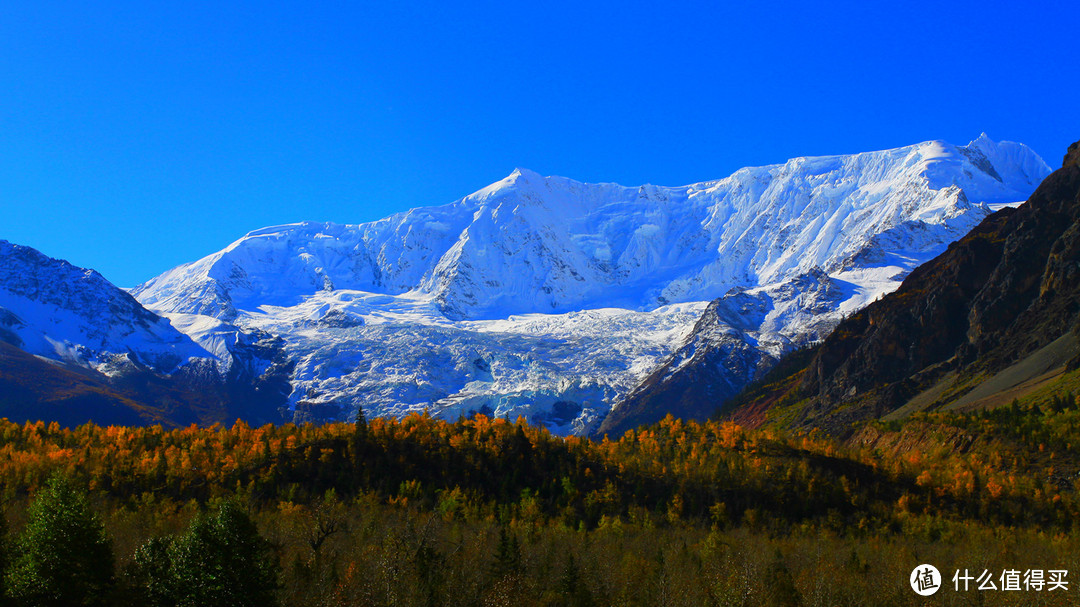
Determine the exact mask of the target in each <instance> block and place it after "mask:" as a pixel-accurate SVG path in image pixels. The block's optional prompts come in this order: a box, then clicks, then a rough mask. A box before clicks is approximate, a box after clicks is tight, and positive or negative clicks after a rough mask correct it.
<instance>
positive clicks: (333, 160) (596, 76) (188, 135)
mask: <svg viewBox="0 0 1080 607" xmlns="http://www.w3.org/2000/svg"><path fill="white" fill-rule="evenodd" d="M153 5H158V6H156V7H155V6H153ZM1077 5H1080V3H1078V2H1075V0H1073V1H1061V2H1046V1H1038V0H1035V1H1031V2H1015V1H1010V2H987V1H980V2H949V1H948V0H936V1H934V2H918V1H916V2H904V3H877V2H866V1H865V0H861V1H859V2H832V3H817V2H799V3H783V2H767V1H758V2H701V3H697V2H672V3H667V2H657V1H655V0H652V1H649V2H635V1H631V0H626V1H620V2H604V3H601V2H561V1H560V2H544V3H526V2H508V1H505V0H504V1H502V2H495V3H468V2H467V3H458V2H446V1H442V2H426V1H413V2H391V1H385V2H317V1H313V0H307V1H303V2H288V3H286V2H273V1H269V0H264V1H260V2H243V3H237V2H202V1H199V0H196V1H194V2H171V3H159V2H143V1H140V2H80V1H77V0H75V1H65V2H53V1H50V0H34V1H33V2H14V1H8V2H5V3H4V6H3V8H2V10H0V87H2V90H0V209H2V211H3V214H2V217H3V220H2V223H0V238H3V239H7V240H10V241H13V242H17V243H20V244H27V245H30V246H34V247H36V248H38V249H40V250H42V251H43V252H44V253H46V254H48V255H52V256H54V257H61V258H64V259H67V260H69V261H71V262H72V263H75V264H77V265H81V266H86V267H92V268H95V269H97V270H98V271H100V272H101V273H102V274H104V275H105V277H106V278H109V279H110V280H112V281H113V282H115V283H116V284H118V285H121V286H134V285H135V284H137V283H139V282H142V281H144V280H146V279H149V278H151V277H152V276H154V275H156V274H158V273H160V272H162V271H165V270H167V269H169V268H170V267H173V266H175V265H178V264H180V263H183V262H186V261H192V260H194V259H197V258H199V257H202V256H203V255H206V254H209V253H211V252H213V251H216V250H218V249H220V248H222V247H223V246H225V245H227V244H228V243H229V242H231V241H233V240H235V239H236V238H238V237H240V236H241V235H243V234H244V233H245V232H247V231H249V230H252V229H256V228H259V227H263V226H267V225H273V224H279V223H289V222H294V221H300V220H318V221H336V222H342V223H358V222H363V221H369V220H374V219H377V218H379V217H383V216H385V215H387V214H390V213H392V212H395V211H399V210H403V209H406V208H410V207H414V206H426V205H434V204H443V203H447V202H450V201H452V200H454V199H456V198H459V197H461V196H463V195H465V194H468V193H470V192H472V191H474V190H476V189H478V188H480V187H483V186H484V185H486V184H488V183H490V182H493V181H496V180H498V179H501V178H502V177H504V176H505V175H506V174H508V173H509V172H510V171H511V170H513V168H514V167H515V166H523V167H528V168H531V169H533V170H535V171H538V172H541V173H544V174H557V175H565V176H568V177H572V178H575V179H579V180H584V181H614V182H619V183H623V184H626V185H637V184H640V183H646V182H648V183H655V184H661V185H679V184H684V183H691V182H696V181H702V180H706V179H716V178H720V177H724V176H726V175H728V174H730V173H731V172H732V171H734V170H735V169H737V168H739V167H741V166H748V165H760V164H768V163H775V162H782V161H784V160H786V159H787V158H789V157H793V156H803V155H821V154H837V153H849V152H859V151H866V150H871V149H882V148H889V147H896V146H900V145H906V144H910V143H916V142H919V141H924V140H928V139H945V140H947V141H951V142H953V143H958V144H963V143H966V142H968V141H969V140H971V139H973V138H975V137H977V136H978V135H979V133H980V132H982V131H986V132H987V133H989V135H990V136H991V137H992V138H993V139H995V140H1001V139H1009V140H1013V141H1022V142H1024V143H1027V144H1029V145H1031V146H1032V147H1033V148H1034V149H1035V150H1036V151H1037V152H1039V153H1040V154H1042V155H1043V157H1044V158H1045V159H1046V160H1047V162H1048V163H1050V164H1051V166H1057V165H1058V164H1059V163H1060V160H1061V156H1062V155H1063V154H1064V151H1065V147H1066V146H1067V145H1068V143H1070V142H1072V141H1074V140H1076V139H1080V114H1078V112H1077V110H1076V107H1077V103H1078V101H1080V69H1078V67H1077V65H1078V62H1077V59H1076V53H1077V48H1078V46H1077V38H1076V28H1077V25H1078V24H1080V8H1078V6H1077Z"/></svg>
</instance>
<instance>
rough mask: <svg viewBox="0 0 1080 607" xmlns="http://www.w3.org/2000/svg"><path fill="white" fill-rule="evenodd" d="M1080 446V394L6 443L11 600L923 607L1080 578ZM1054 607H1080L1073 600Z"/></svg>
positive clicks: (87, 428)
mask: <svg viewBox="0 0 1080 607" xmlns="http://www.w3.org/2000/svg"><path fill="white" fill-rule="evenodd" d="M1078 426H1080V409H1078V407H1077V402H1076V399H1075V398H1074V397H1073V396H1072V395H1071V394H1067V395H1060V394H1054V395H1053V396H1050V397H1047V398H1045V399H1043V400H1041V401H1039V400H1031V401H1028V402H1019V401H1018V402H1015V403H1013V405H1011V406H1008V407H1003V408H1000V409H997V410H994V411H989V412H982V413H972V414H961V413H948V414H945V413H938V414H916V415H914V416H912V417H911V418H909V419H908V420H906V421H904V422H893V423H881V422H876V423H873V424H871V425H868V426H866V427H864V428H863V429H862V430H861V432H859V433H858V434H857V435H856V436H855V437H853V438H851V439H849V440H847V441H845V442H843V443H841V442H838V441H836V440H835V439H832V438H828V437H825V436H823V435H821V434H819V433H817V432H814V433H810V434H805V433H784V432H782V431H780V430H756V431H748V430H745V429H743V428H741V427H739V426H738V425H735V424H733V423H731V422H720V421H710V422H707V423H703V424H699V423H695V422H690V423H686V422H683V421H680V420H676V419H673V418H670V417H669V418H668V419H666V420H664V421H662V422H661V423H659V424H656V425H653V426H651V427H645V428H641V429H638V430H633V431H629V432H627V433H626V434H625V435H623V436H622V437H620V438H619V439H618V440H603V441H590V440H587V439H582V438H576V437H567V438H561V437H556V436H553V435H551V434H549V433H548V432H547V431H546V430H544V429H541V428H537V427H534V426H531V425H528V424H526V423H524V421H520V420H519V421H518V422H511V421H509V420H505V419H491V418H488V417H485V416H483V415H476V416H474V417H473V418H471V419H461V420H459V421H458V422H456V423H447V422H444V421H439V420H436V419H433V418H431V417H428V416H426V415H411V416H409V417H406V418H405V419H402V420H393V419H381V418H380V419H372V420H370V421H368V420H365V419H363V418H362V417H361V419H360V420H359V421H358V422H357V423H355V424H344V423H338V424H328V425H311V424H305V425H291V424H288V425H277V426H275V425H267V426H264V427H260V428H252V427H249V426H248V425H245V424H243V423H240V422H238V423H236V424H235V425H233V426H232V427H229V428H227V427H222V426H214V427H210V428H203V427H197V426H191V427H187V428H183V429H172V430H167V429H163V428H162V427H160V426H154V427H117V426H110V427H99V426H96V425H93V424H88V425H83V426H79V427H77V428H73V429H67V428H62V427H60V426H59V425H58V424H56V423H53V424H45V423H42V422H38V423H25V424H22V425H19V424H15V423H11V422H7V421H2V422H0V469H2V475H0V478H2V479H3V488H2V491H3V504H4V511H5V515H6V516H5V519H4V520H5V522H6V527H7V528H6V531H5V534H4V535H5V541H4V543H3V551H2V564H3V568H4V571H5V573H4V576H3V578H2V579H3V594H4V597H5V600H6V601H7V603H8V604H10V605H133V606H134V605H147V606H150V605H152V606H166V605H167V606H187V605H192V606H194V605H200V606H204V605H222V606H225V605H229V606H239V605H865V604H867V602H866V601H867V597H875V598H874V602H875V604H881V605H907V604H912V605H914V604H921V603H920V602H919V601H918V599H921V597H918V596H917V595H916V594H914V593H912V592H911V589H910V588H909V585H908V574H909V573H910V570H911V567H912V566H913V564H918V563H921V562H939V563H951V564H955V566H956V567H958V568H967V569H969V570H977V571H979V572H981V571H983V570H989V571H1003V570H1005V569H1008V568H1019V569H1021V570H1023V569H1024V568H1028V567H1045V568H1051V567H1052V568H1061V569H1067V570H1070V571H1080V562H1078V555H1080V551H1078V550H1077V549H1078V548H1080V546H1078V545H1077V539H1076V533H1075V532H1076V530H1077V529H1076V525H1077V523H1076V521H1077V520H1078V517H1077V514H1078V511H1080V500H1078V496H1077V492H1076V486H1075V481H1074V480H1073V479H1075V478H1076V472H1077V470H1078V469H1080V466H1078V462H1077V459H1076V458H1075V457H1074V456H1073V455H1072V452H1073V448H1072V447H1073V446H1072V444H1071V443H1070V442H1069V440H1068V438H1067V437H1069V436H1075V435H1076V429H1077V428H1078ZM943 573H944V577H945V583H947V584H951V583H952V582H951V581H950V580H949V578H950V577H951V575H952V572H951V571H948V572H943ZM1075 583H1078V582H1074V584H1075ZM1037 596H1038V598H1039V599H1040V600H1042V601H1044V604H1071V600H1070V597H1071V596H1072V592H1071V591H1070V592H1061V591H1058V592H1042V593H1041V594H1039V595H1037ZM936 598H937V599H939V601H940V600H944V601H946V603H947V602H948V601H950V600H951V601H959V602H957V603H956V604H967V603H965V602H964V601H976V600H979V601H983V602H984V603H985V604H1024V603H1023V601H1025V600H1027V601H1029V600H1030V599H1031V593H1028V594H1024V595H1021V593H1013V594H1012V595H1010V594H1009V593H1006V592H996V593H995V592H979V593H977V592H975V591H974V590H973V591H972V592H970V593H963V592H960V593H948V594H946V593H942V594H941V595H939V596H938V597H936ZM1010 601H1012V602H1010ZM1016 601H1020V602H1016Z"/></svg>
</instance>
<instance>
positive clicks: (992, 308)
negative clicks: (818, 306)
mask: <svg viewBox="0 0 1080 607" xmlns="http://www.w3.org/2000/svg"><path fill="white" fill-rule="evenodd" d="M1077 147H1078V146H1077V145H1076V144H1074V146H1071V147H1070V152H1069V153H1068V154H1067V155H1066V157H1065V159H1064V161H1063V166H1062V168H1060V169H1058V170H1057V171H1054V172H1053V173H1052V174H1051V175H1049V176H1048V177H1047V178H1046V179H1045V180H1044V181H1043V183H1042V184H1040V186H1039V187H1038V188H1037V189H1036V191H1035V192H1034V193H1033V194H1032V196H1031V197H1030V198H1029V200H1028V201H1027V202H1026V203H1025V204H1023V205H1021V206H1019V207H1017V208H1007V209H1003V210H1001V211H998V212H997V213H995V214H993V215H991V216H990V217H988V218H986V219H985V220H984V221H983V222H982V223H981V224H980V225H979V226H977V227H976V228H975V229H974V230H972V231H971V232H970V233H969V234H968V235H966V236H965V237H964V238H962V239H961V240H960V241H958V242H956V243H954V244H952V245H950V246H949V248H948V249H947V250H946V251H945V252H944V253H942V254H941V255H940V256H938V257H937V258H935V259H934V260H932V261H930V262H928V263H926V264H924V265H922V266H920V267H918V268H917V269H915V270H914V271H913V272H912V273H911V274H910V275H909V276H908V278H907V279H906V280H905V281H904V283H903V284H902V285H901V287H900V288H899V289H898V290H897V291H896V292H894V293H892V294H890V295H888V296H886V297H884V298H882V300H881V301H879V302H876V303H874V304H871V305H869V306H867V307H866V308H864V309H863V310H861V311H859V312H857V313H856V314H854V315H852V316H851V317H850V318H849V319H847V320H845V321H844V322H842V323H840V325H839V326H838V327H837V329H836V331H834V332H833V333H832V334H830V336H829V337H828V338H826V339H825V340H824V342H822V343H821V344H820V345H819V346H817V348H816V349H815V351H814V352H813V354H812V356H811V357H810V358H809V360H808V362H807V364H806V365H803V366H797V367H795V368H794V369H792V370H791V372H790V373H788V374H787V375H786V376H785V377H783V378H776V380H775V382H774V384H773V386H772V387H771V388H770V387H768V386H764V387H762V386H759V387H757V388H756V389H755V390H751V394H749V395H748V396H747V397H745V398H743V399H742V400H743V401H744V402H743V403H741V406H740V407H736V408H734V409H732V410H729V411H728V413H727V415H730V416H732V417H734V418H735V419H740V420H742V421H747V422H750V423H760V420H761V417H760V416H761V414H762V413H763V411H764V410H767V409H768V408H770V407H771V406H773V405H781V408H784V407H783V403H787V405H786V406H787V408H788V409H789V411H788V413H787V414H786V415H785V417H786V419H789V420H790V423H794V424H796V425H800V426H817V427H823V428H827V429H830V430H831V431H833V432H834V433H841V434H842V433H844V432H847V431H850V428H851V427H852V424H853V423H854V422H857V421H859V420H863V421H865V420H867V419H875V418H880V417H883V416H890V417H894V416H895V415H907V414H910V413H912V412H914V411H918V410H926V409H934V408H940V407H946V408H948V407H954V406H969V405H975V404H976V400H977V399H965V395H967V394H969V393H971V394H973V395H974V394H981V393H983V392H987V390H981V391H980V390H979V387H980V386H981V385H982V384H984V383H987V382H994V383H993V385H994V386H997V389H999V390H1000V389H1008V388H1011V387H1013V386H1018V385H1020V384H1021V383H1022V382H1024V381H1027V380H1030V379H1034V378H1035V377H1037V376H1039V374H1041V373H1044V372H1045V371H1047V370H1049V369H1048V368H1047V365H1050V366H1056V365H1058V364H1059V363H1060V362H1061V361H1062V360H1067V359H1068V358H1070V357H1075V356H1076V355H1077V354H1080V351H1077V350H1076V348H1077V341H1076V339H1075V334H1076V330H1077V327H1078V324H1077V323H1078V320H1080V315H1078V314H1080V280H1078V277H1080V273H1078V272H1080V163H1078V162H1076V154H1077V153H1076V149H1077ZM1070 348H1071V350H1070ZM1051 350H1052V351H1051ZM1036 358H1038V359H1039V360H1038V361H1036V360H1035V359H1036ZM1046 361H1049V362H1046ZM1003 374H1004V375H1003ZM1006 380H1007V381H1006ZM987 385H990V384H989V383H987ZM983 402H988V401H985V400H984V401H983ZM763 403H773V404H772V405H764V406H763ZM965 403H967V404H965ZM754 420H757V421H754Z"/></svg>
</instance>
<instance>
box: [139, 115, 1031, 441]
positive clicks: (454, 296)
mask: <svg viewBox="0 0 1080 607" xmlns="http://www.w3.org/2000/svg"><path fill="white" fill-rule="evenodd" d="M1046 172H1049V168H1048V167H1046V165H1045V163H1043V162H1042V160H1041V159H1039V158H1038V156H1037V155H1035V154H1034V153H1033V152H1031V151H1030V150H1029V149H1028V148H1026V146H1023V145H1022V144H1015V143H1010V142H1001V143H994V142H992V141H991V140H989V138H988V137H985V136H981V137H980V138H978V139H976V140H975V141H973V142H971V143H970V144H968V145H967V146H959V147H958V146H952V145H950V144H948V143H945V142H940V141H931V142H924V143H920V144H915V145H912V146H906V147H903V148H896V149H893V150H880V151H876V152H867V153H862V154H854V155H842V156H825V157H804V158H795V159H791V160H789V161H787V162H785V163H780V164H776V165H769V166H766V167H750V168H744V169H740V170H738V171H736V172H735V173H733V174H732V175H730V176H728V177H726V178H723V179H719V180H713V181H707V182H701V183H698V184H691V185H688V186H680V187H662V186H653V185H642V186H638V187H625V186H620V185H617V184H585V183H581V182H577V181H574V180H572V179H568V178H564V177H542V176H540V175H538V174H536V173H534V172H532V171H528V170H526V169H518V170H515V171H514V172H513V173H511V174H510V175H509V176H508V177H506V178H504V179H502V180H500V181H497V182H495V183H493V184H491V185H490V186H488V187H486V188H482V189H481V190H478V191H477V192H474V193H473V194H470V195H469V196H465V197H463V198H461V199H459V200H457V201H454V202H452V203H450V204H447V205H442V206H437V207H424V208H417V209H412V210H410V211H406V212H403V213H398V214H395V215H391V216H389V217H387V218H384V219H382V220H379V221H375V222H369V223H366V224H359V225H343V224H332V223H316V222H305V223H299V224H289V225H285V226H271V227H267V228H261V229H259V230H253V231H251V232H249V233H248V234H247V235H246V236H244V237H242V238H240V239H238V240H237V241H235V242H233V243H232V244H230V245H229V246H228V247H226V248H225V249H223V250H221V251H219V252H217V253H214V254H212V255H209V256H206V257H204V258H202V259H200V260H197V261H195V262H192V263H189V264H185V265H183V266H179V267H178V268H175V269H173V270H170V271H169V272H166V273H164V274H162V275H161V276H159V277H157V278H155V279H152V280H150V281H148V282H147V283H144V284H143V285H140V286H138V287H136V288H135V289H133V290H132V293H133V294H134V295H135V296H136V298H137V299H139V300H140V301H141V302H142V303H143V304H144V305H146V306H147V307H149V308H150V309H152V310H154V311H156V312H158V313H160V314H163V315H165V316H168V317H169V318H170V319H172V320H173V321H174V322H175V323H177V326H179V327H184V328H185V330H187V331H188V332H189V334H190V335H191V336H192V337H193V338H194V339H195V341H196V342H198V343H200V344H201V345H203V347H205V348H206V349H208V350H210V351H214V352H218V353H219V354H220V353H221V350H220V348H221V347H222V345H221V344H222V343H223V342H222V340H221V331H220V327H223V326H227V327H237V328H238V329H244V330H252V329H257V330H259V331H264V332H266V333H267V334H270V335H277V336H280V337H281V338H283V340H284V344H285V345H284V348H285V350H286V351H287V353H288V358H289V359H290V360H291V361H294V362H295V363H296V368H295V370H294V372H293V375H292V380H291V383H292V386H293V388H294V389H293V392H292V394H291V396H290V397H289V403H290V405H289V406H290V407H295V406H296V405H297V404H298V403H300V402H304V403H307V404H306V405H305V406H308V405H315V406H319V407H322V408H323V410H327V411H332V410H334V409H335V408H337V409H338V410H340V411H341V414H340V416H341V417H345V416H348V415H351V412H352V411H354V410H355V408H356V407H357V406H360V405H363V406H364V407H365V408H366V409H367V411H368V413H369V414H374V415H384V414H385V415H399V416H400V415H404V414H405V413H407V412H408V411H414V410H420V409H423V408H428V409H430V410H431V411H432V412H434V413H435V414H437V415H441V416H444V417H448V418H456V417H457V416H458V415H461V414H468V413H470V412H472V411H487V412H490V413H492V414H497V415H500V416H503V415H509V416H511V417H516V416H517V415H525V416H526V417H527V418H529V419H530V420H534V421H537V422H538V423H547V424H548V425H549V427H550V428H551V429H552V430H554V431H556V432H559V433H567V432H573V433H588V432H590V431H593V430H595V429H596V428H597V427H598V426H599V424H600V423H601V422H602V420H603V418H604V417H606V416H607V415H608V413H609V411H610V410H611V408H612V406H613V405H615V403H617V402H619V401H620V399H622V398H623V397H624V396H626V395H627V394H629V393H631V392H633V391H634V389H635V388H636V387H637V386H638V385H639V384H640V383H641V382H642V381H643V380H645V379H646V378H647V377H648V376H649V375H650V373H652V372H653V371H654V370H655V369H656V368H657V367H658V366H659V365H661V364H663V362H664V360H665V359H666V358H667V357H669V356H671V355H672V354H673V353H674V352H676V351H677V350H679V348H680V347H682V346H681V345H680V344H683V345H685V340H686V339H687V337H688V335H689V334H690V332H691V330H692V329H693V326H694V324H695V323H696V322H697V320H698V318H697V316H700V314H701V313H702V312H703V311H704V310H705V308H706V307H707V302H709V301H712V300H715V299H718V298H723V297H725V296H726V294H731V296H732V297H735V298H736V299H738V298H739V297H742V298H744V299H745V298H751V299H754V300H755V301H756V302H758V303H756V304H755V305H757V306H759V307H763V309H764V310H765V313H764V314H757V313H755V314H756V316H755V317H754V322H755V323H756V324H753V326H751V325H746V326H744V327H743V328H741V329H740V330H738V331H735V332H734V333H730V332H729V333H730V334H731V336H732V338H733V339H735V340H737V341H738V343H740V344H743V345H739V346H737V347H738V348H739V349H741V350H744V351H745V352H746V353H747V356H749V357H750V358H753V359H754V360H752V361H750V360H749V359H747V361H744V362H748V364H750V366H751V367H753V368H754V369H755V371H754V372H753V373H750V374H746V375H747V378H746V379H748V380H749V379H753V376H754V375H755V374H757V373H759V372H760V371H762V370H764V369H766V368H768V366H770V365H771V364H772V363H773V362H775V359H776V358H778V357H779V356H780V355H782V354H783V353H784V352H786V351H788V350H790V349H792V348H795V347H799V346H800V345H802V344H804V343H805V342H807V341H812V340H814V339H820V338H821V337H823V336H824V332H825V331H826V330H827V329H828V328H831V324H833V323H835V321H837V320H839V317H840V316H842V315H843V314H849V313H851V312H852V311H854V310H855V309H858V308H859V307H861V306H862V305H865V303H868V302H869V301H872V300H873V299H874V298H876V297H877V296H879V295H880V294H881V293H883V292H886V291H888V290H891V289H892V288H895V286H896V285H898V284H899V279H900V278H901V277H902V276H903V275H904V274H906V272H908V271H910V270H911V268H912V267H914V266H915V265H917V263H918V262H919V261H920V260H923V259H926V258H929V257H930V256H932V255H931V254H932V253H935V252H936V251H937V250H938V249H941V248H944V247H945V246H946V245H947V243H948V242H950V241H952V240H953V239H955V238H958V237H959V236H961V235H962V234H964V233H966V231H967V230H968V229H970V228H971V227H972V226H974V225H975V224H977V223H978V221H980V220H981V219H982V218H983V217H985V216H986V215H988V214H989V213H990V212H991V206H995V207H996V206H1000V205H1002V204H1007V203H1013V202H1015V201H1017V200H1021V199H1023V198H1025V197H1026V195H1027V193H1029V191H1030V189H1034V186H1035V185H1036V183H1037V182H1038V180H1040V179H1041V177H1042V175H1043V174H1044V173H1046ZM815 273H821V274H823V275H825V276H826V277H827V278H828V281H829V284H831V285H832V288H831V290H830V289H826V290H825V291H824V292H823V293H824V294H825V295H823V297H824V299H822V300H821V301H817V302H810V301H804V300H805V299H806V298H802V299H800V296H799V293H798V289H797V285H798V284H800V282H799V281H802V280H806V277H807V276H813V275H816V274H815ZM739 293H742V294H743V295H738V294H739ZM733 301H734V300H733ZM725 308H726V307H725ZM688 315H689V318H693V320H689V318H688ZM207 317H212V318H214V319H216V320H215V321H213V322H208V321H205V320H200V319H205V318H207ZM726 318H728V319H729V320H730V319H731V318H732V317H731V314H728V315H727V317H726ZM744 320H745V321H746V322H749V319H744ZM215 323H217V324H215ZM608 323H615V324H616V325H623V326H627V327H630V326H633V327H636V328H635V329H634V330H633V331H628V332H623V333H620V335H619V337H615V336H613V335H608V334H606V332H605V331H604V327H605V325H606V324H608ZM743 324H744V325H745V324H746V323H745V322H744V323H743ZM211 325H213V326H216V327H218V329H215V331H217V333H215V334H214V336H213V338H212V339H211V335H210V331H203V330H201V329H199V328H198V327H202V326H211ZM734 343H735V342H733V344H734ZM215 348H217V349H215ZM226 349H227V348H226ZM476 361H481V362H479V363H477V362H476ZM742 381H743V380H742V379H740V380H739V382H742ZM737 383H738V382H737ZM556 409H558V410H559V414H558V415H553V413H554V412H555V410H556ZM571 412H572V413H571ZM568 416H570V418H572V419H571V421H566V420H568V419H569V418H568ZM555 418H558V419H560V420H563V421H564V422H565V423H553V422H551V420H552V419H555Z"/></svg>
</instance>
